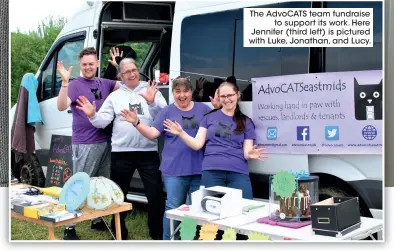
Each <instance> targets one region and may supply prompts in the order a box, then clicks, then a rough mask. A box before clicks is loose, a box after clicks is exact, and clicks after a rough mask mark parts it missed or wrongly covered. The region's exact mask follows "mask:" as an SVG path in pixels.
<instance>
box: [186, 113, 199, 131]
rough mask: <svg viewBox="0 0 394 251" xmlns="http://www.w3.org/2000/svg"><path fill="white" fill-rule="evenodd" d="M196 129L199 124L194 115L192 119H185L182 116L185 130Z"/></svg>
mask: <svg viewBox="0 0 394 251" xmlns="http://www.w3.org/2000/svg"><path fill="white" fill-rule="evenodd" d="M189 126H190V129H196V128H197V126H198V124H197V120H196V119H195V118H194V115H193V116H192V117H185V116H182V128H183V129H189Z"/></svg>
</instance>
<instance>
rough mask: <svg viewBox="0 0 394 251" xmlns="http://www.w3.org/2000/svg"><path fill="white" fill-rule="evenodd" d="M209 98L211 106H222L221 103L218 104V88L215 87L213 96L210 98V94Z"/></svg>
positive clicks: (217, 107) (216, 107)
mask: <svg viewBox="0 0 394 251" xmlns="http://www.w3.org/2000/svg"><path fill="white" fill-rule="evenodd" d="M209 99H210V100H211V103H212V106H213V107H214V108H215V109H219V108H220V107H222V105H221V104H220V99H219V89H216V91H215V97H214V98H212V97H211V96H209Z"/></svg>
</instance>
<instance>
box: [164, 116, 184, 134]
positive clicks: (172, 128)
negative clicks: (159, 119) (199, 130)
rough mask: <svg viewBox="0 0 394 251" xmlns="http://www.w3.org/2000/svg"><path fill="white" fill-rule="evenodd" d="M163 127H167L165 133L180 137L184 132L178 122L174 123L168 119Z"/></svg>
mask: <svg viewBox="0 0 394 251" xmlns="http://www.w3.org/2000/svg"><path fill="white" fill-rule="evenodd" d="M163 125H164V127H165V128H164V131H166V132H170V133H172V134H174V135H177V136H179V135H180V134H181V133H182V131H183V129H182V126H181V125H180V124H179V123H178V122H176V121H175V122H172V121H171V120H169V119H166V120H165V121H164V122H163Z"/></svg>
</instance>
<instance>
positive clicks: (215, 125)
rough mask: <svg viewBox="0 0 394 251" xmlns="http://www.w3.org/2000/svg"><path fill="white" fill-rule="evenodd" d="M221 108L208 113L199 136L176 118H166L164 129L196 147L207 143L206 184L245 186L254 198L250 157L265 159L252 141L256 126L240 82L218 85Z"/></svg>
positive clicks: (245, 191)
mask: <svg viewBox="0 0 394 251" xmlns="http://www.w3.org/2000/svg"><path fill="white" fill-rule="evenodd" d="M218 95H219V99H220V104H221V106H222V107H221V108H220V109H214V110H212V111H211V112H209V113H207V114H206V115H205V116H204V117H203V119H202V120H201V123H200V128H199V129H198V132H197V134H196V136H194V135H189V134H188V133H187V132H186V131H185V130H183V128H182V126H181V125H180V124H179V123H178V122H177V121H175V122H173V121H171V120H169V119H168V120H166V121H165V122H164V126H165V127H166V129H165V131H167V132H170V133H172V134H174V135H177V136H179V138H181V139H182V141H183V142H185V143H186V145H188V146H189V147H190V148H192V149H193V150H196V151H198V150H200V149H201V148H202V147H204V146H205V153H204V160H203V162H202V178H201V183H202V185H204V186H205V187H212V186H224V187H231V188H236V189H240V190H242V196H243V198H246V199H253V194H252V185H251V182H250V178H249V168H248V160H250V159H255V160H261V161H263V160H264V158H267V157H266V156H264V153H265V152H264V148H259V149H258V148H256V145H253V141H254V139H255V126H254V124H253V122H252V120H251V119H250V118H249V117H248V116H246V115H245V114H243V113H242V111H241V110H240V108H239V105H238V100H239V99H240V92H239V89H238V86H237V85H236V84H235V83H232V82H227V81H226V82H223V83H222V84H221V85H220V86H219V88H218Z"/></svg>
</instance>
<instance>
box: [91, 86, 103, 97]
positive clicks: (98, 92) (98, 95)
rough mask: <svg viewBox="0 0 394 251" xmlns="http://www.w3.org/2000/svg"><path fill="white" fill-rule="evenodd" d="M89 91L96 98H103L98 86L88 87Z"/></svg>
mask: <svg viewBox="0 0 394 251" xmlns="http://www.w3.org/2000/svg"><path fill="white" fill-rule="evenodd" d="M90 91H91V92H92V93H93V95H94V98H95V99H96V100H101V99H103V95H101V91H100V90H99V88H90Z"/></svg>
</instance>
